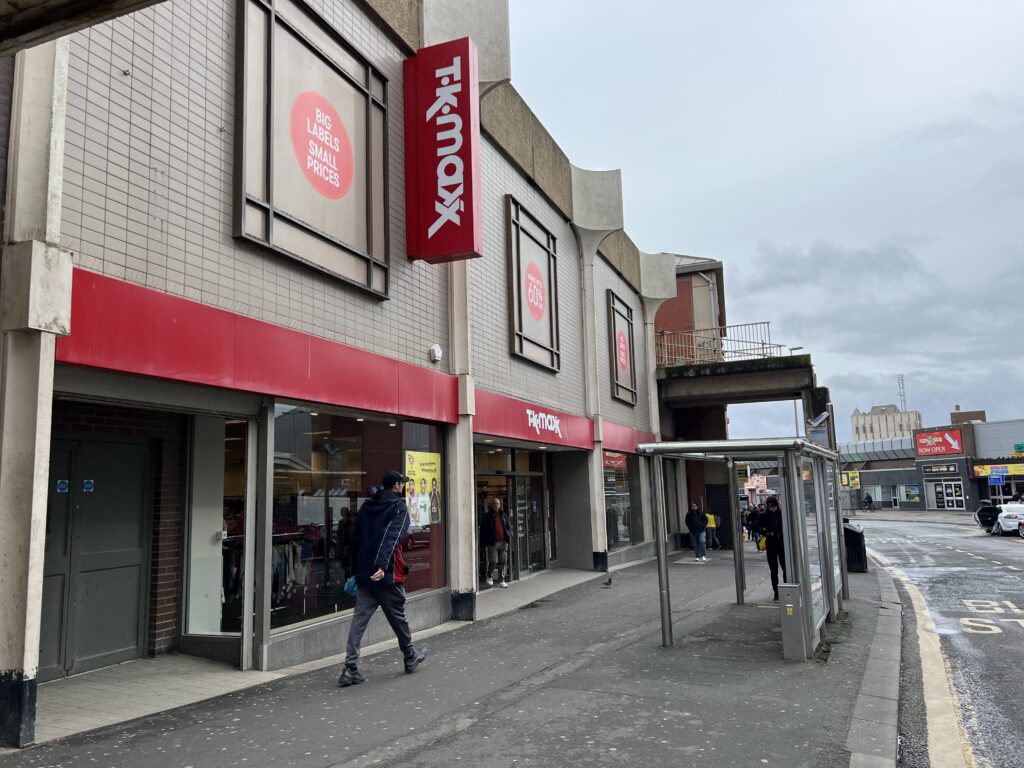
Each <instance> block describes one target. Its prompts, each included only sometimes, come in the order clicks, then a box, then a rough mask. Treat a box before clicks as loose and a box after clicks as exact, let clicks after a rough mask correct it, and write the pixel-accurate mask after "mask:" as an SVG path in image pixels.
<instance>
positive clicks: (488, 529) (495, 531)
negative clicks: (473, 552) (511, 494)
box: [480, 497, 512, 589]
mask: <svg viewBox="0 0 1024 768" xmlns="http://www.w3.org/2000/svg"><path fill="white" fill-rule="evenodd" d="M488 507H489V509H488V513H487V514H486V515H484V519H483V520H482V521H481V522H480V543H481V544H483V545H484V546H485V547H487V585H488V586H490V585H492V584H494V580H493V579H492V578H491V574H492V573H494V569H495V566H497V569H498V573H497V576H496V578H497V579H498V580H499V582H500V585H501V587H502V589H508V582H507V581H505V566H506V563H507V562H508V543H509V541H510V539H511V533H512V531H511V528H510V526H509V520H508V514H506V512H505V511H504V510H503V509H502V508H501V499H499V498H497V497H494V498H493V499H491V500H490V501H489V502H488Z"/></svg>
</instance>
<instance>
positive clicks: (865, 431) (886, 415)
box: [850, 405, 921, 442]
mask: <svg viewBox="0 0 1024 768" xmlns="http://www.w3.org/2000/svg"><path fill="white" fill-rule="evenodd" d="M920 428H921V412H920V411H901V410H900V409H899V407H898V406H895V405H873V406H871V410H870V411H868V412H867V413H863V412H862V411H861V410H860V409H859V408H855V409H854V411H853V415H852V416H850V433H851V435H852V436H853V440H854V442H859V441H861V440H881V439H887V438H894V437H909V436H910V435H912V434H913V433H914V430H915V429H920Z"/></svg>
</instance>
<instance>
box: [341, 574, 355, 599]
mask: <svg viewBox="0 0 1024 768" xmlns="http://www.w3.org/2000/svg"><path fill="white" fill-rule="evenodd" d="M342 589H344V590H345V591H346V592H347V593H348V594H350V595H352V597H355V596H356V592H357V591H358V589H357V587H356V577H355V576H349V577H348V579H346V581H345V586H344V587H342Z"/></svg>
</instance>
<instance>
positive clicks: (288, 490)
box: [270, 405, 446, 627]
mask: <svg viewBox="0 0 1024 768" xmlns="http://www.w3.org/2000/svg"><path fill="white" fill-rule="evenodd" d="M275 416H276V419H275V431H274V505H273V545H272V555H271V578H270V582H271V583H270V589H271V626H272V627H283V626H288V625H291V624H295V623H297V622H301V621H306V620H309V619H313V618H317V617H319V616H325V615H329V614H332V613H337V612H339V611H345V610H348V609H350V608H352V607H353V605H354V604H355V600H354V598H353V597H351V596H350V595H348V594H347V593H346V592H345V591H344V590H343V589H342V587H343V586H344V583H345V580H346V579H347V578H348V577H349V576H351V575H352V555H353V549H354V542H353V538H352V535H353V530H354V527H355V522H356V516H357V514H358V511H359V508H360V507H361V506H362V505H363V503H365V502H366V501H367V500H368V499H369V498H370V496H371V495H372V493H373V492H374V491H375V490H376V487H377V486H378V485H379V484H380V479H381V477H383V475H384V473H385V472H387V471H388V470H391V469H398V468H403V471H405V472H406V474H410V476H412V473H411V472H410V467H409V461H410V459H412V461H413V463H414V465H417V466H415V469H416V470H417V471H419V475H420V477H422V479H423V480H425V481H426V489H427V492H426V495H425V504H424V503H421V500H420V497H419V496H416V497H414V498H412V499H410V502H411V503H410V505H409V506H410V515H411V516H412V523H413V525H412V528H411V533H410V536H409V538H408V539H406V541H405V542H404V543H403V548H404V549H405V551H406V562H407V564H408V565H409V570H410V573H409V575H408V577H407V580H406V590H407V591H408V592H414V591H416V590H420V589H433V588H438V587H442V586H444V584H445V572H444V516H443V514H444V503H443V498H444V496H443V493H444V488H445V485H446V484H445V483H444V482H443V477H442V475H441V471H442V468H443V463H442V452H441V440H442V430H441V428H439V427H437V426H434V425H429V424H421V423H416V422H409V421H403V420H402V419H400V418H396V417H379V416H376V417H374V416H352V415H347V414H341V413H336V412H327V411H325V410H317V409H313V408H308V407H303V406H293V405H278V406H277V407H276V409H275ZM424 462H426V463H427V464H431V465H432V466H433V469H432V470H431V471H432V472H433V474H432V475H425V474H424V473H423V471H422V470H421V469H420V467H419V466H418V465H420V464H422V463H424ZM418 479H419V478H418ZM432 492H433V493H432ZM421 506H422V507H423V510H421V509H420V507H421Z"/></svg>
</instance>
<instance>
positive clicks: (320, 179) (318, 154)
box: [291, 91, 353, 200]
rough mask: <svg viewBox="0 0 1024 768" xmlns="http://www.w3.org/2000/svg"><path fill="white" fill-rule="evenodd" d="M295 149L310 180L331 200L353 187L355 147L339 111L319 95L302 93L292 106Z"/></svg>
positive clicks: (293, 143)
mask: <svg viewBox="0 0 1024 768" xmlns="http://www.w3.org/2000/svg"><path fill="white" fill-rule="evenodd" d="M291 133H292V149H294V150H295V159H296V160H298V162H299V167H300V168H301V169H302V173H303V174H304V175H305V176H306V180H307V181H309V183H310V184H312V185H313V189H315V190H316V191H317V192H318V193H320V194H321V195H323V196H324V197H326V198H328V199H329V200H337V199H339V198H341V197H344V196H345V194H346V193H347V192H348V190H349V188H350V187H351V186H352V172H353V167H352V144H351V142H350V141H349V138H348V131H346V130H345V124H344V123H343V122H342V121H341V117H340V116H339V115H338V111H337V110H336V109H335V108H334V107H333V106H331V103H330V102H329V101H328V100H327V99H326V98H325V97H324V96H323V95H322V94H319V93H317V92H316V91H305V92H304V93H300V94H299V96H298V98H296V99H295V103H294V104H292V116H291Z"/></svg>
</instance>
